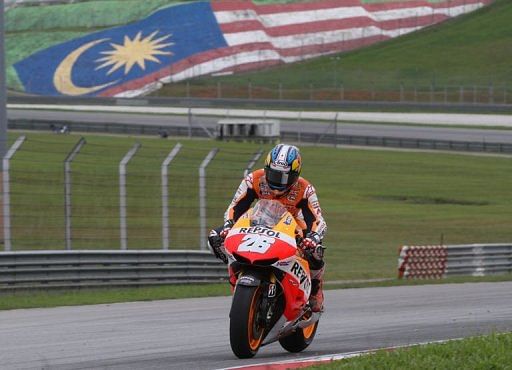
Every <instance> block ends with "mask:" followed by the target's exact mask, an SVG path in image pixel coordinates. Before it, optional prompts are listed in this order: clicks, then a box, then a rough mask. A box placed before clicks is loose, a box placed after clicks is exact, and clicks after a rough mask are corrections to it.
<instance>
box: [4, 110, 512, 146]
mask: <svg viewBox="0 0 512 370" xmlns="http://www.w3.org/2000/svg"><path fill="white" fill-rule="evenodd" d="M7 113H8V118H9V120H20V119H26V120H38V121H49V122H52V123H58V122H90V123H124V124H132V125H133V124H136V125H156V126H161V127H163V128H165V127H166V126H178V127H188V126H189V122H188V117H187V116H169V115H155V114H128V113H105V112H74V111H57V110H56V111H51V110H30V109H23V110H17V109H9V110H8V112H7ZM218 120H219V117H203V116H201V117H197V116H194V117H193V119H192V125H193V126H196V127H199V125H201V126H203V127H206V128H208V129H209V130H210V131H211V132H214V130H215V127H216V125H217V121H218ZM281 130H282V131H290V132H297V131H299V132H302V133H328V134H331V135H332V134H333V133H334V128H333V127H332V123H329V122H322V121H318V122H296V121H282V122H281ZM338 130H339V131H338V134H339V135H353V136H370V137H396V138H408V139H410V138H412V139H430V140H453V141H471V142H485V143H502V144H512V130H506V129H479V128H450V127H431V126H407V125H393V124H385V125H383V124H369V123H368V124H362V123H339V124H338Z"/></svg>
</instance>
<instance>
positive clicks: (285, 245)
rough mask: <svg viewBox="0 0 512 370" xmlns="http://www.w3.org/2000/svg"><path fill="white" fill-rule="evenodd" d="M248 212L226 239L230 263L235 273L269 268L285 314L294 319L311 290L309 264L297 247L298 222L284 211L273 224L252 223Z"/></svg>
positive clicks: (301, 310) (299, 313)
mask: <svg viewBox="0 0 512 370" xmlns="http://www.w3.org/2000/svg"><path fill="white" fill-rule="evenodd" d="M251 211H252V210H249V211H248V212H247V213H246V214H244V215H243V216H242V217H241V218H240V219H239V220H238V221H237V222H236V223H235V225H234V226H233V228H232V229H231V231H230V232H229V233H228V235H227V237H226V239H225V243H224V245H225V250H226V252H227V254H228V259H229V262H230V265H231V266H232V268H234V270H235V271H236V272H240V271H248V269H249V270H251V269H252V270H254V269H258V270H259V269H262V268H263V269H270V270H269V272H270V271H272V273H271V275H274V276H277V280H278V281H279V283H280V285H281V287H282V291H283V294H284V296H285V302H286V305H285V308H284V316H285V317H286V318H287V320H294V319H296V318H297V317H299V316H300V315H301V313H302V312H303V307H304V305H305V304H306V302H307V300H308V298H309V294H310V292H311V277H310V270H309V265H308V262H307V261H306V260H304V259H303V258H301V256H300V253H298V250H297V245H296V240H295V230H296V228H297V223H296V221H295V219H294V218H293V216H292V215H291V214H290V213H288V212H286V213H285V214H284V215H283V216H282V217H281V218H280V219H279V221H278V222H277V224H275V225H273V226H272V227H266V226H251ZM240 276H243V273H242V275H240Z"/></svg>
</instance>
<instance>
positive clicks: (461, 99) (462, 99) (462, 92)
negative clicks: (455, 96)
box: [459, 86, 464, 103]
mask: <svg viewBox="0 0 512 370" xmlns="http://www.w3.org/2000/svg"><path fill="white" fill-rule="evenodd" d="M459 94H460V95H459V103H464V86H461V87H460V90H459Z"/></svg>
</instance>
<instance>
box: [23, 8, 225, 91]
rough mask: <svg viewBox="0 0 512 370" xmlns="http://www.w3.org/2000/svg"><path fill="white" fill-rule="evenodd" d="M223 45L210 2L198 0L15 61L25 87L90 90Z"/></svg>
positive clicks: (100, 88) (155, 69) (152, 71)
mask: <svg viewBox="0 0 512 370" xmlns="http://www.w3.org/2000/svg"><path fill="white" fill-rule="evenodd" d="M199 25H200V26H199ZM225 46H226V41H225V39H224V36H223V35H222V32H221V31H220V29H219V25H218V24H217V21H216V19H215V17H214V15H213V12H212V9H211V6H210V3H208V2H196V3H191V4H185V5H179V6H173V7H169V8H165V9H162V10H159V11H157V12H155V13H153V14H152V15H150V16H149V17H147V18H144V19H142V20H140V21H138V22H135V23H132V24H129V25H126V26H122V27H115V28H111V29H108V30H104V31H101V32H96V33H92V34H90V35H87V36H84V37H80V38H77V39H74V40H71V41H69V42H66V43H63V44H59V45H56V46H52V47H50V48H48V49H45V50H42V51H39V52H37V53H34V54H33V55H31V56H29V57H28V58H26V59H24V60H21V61H19V62H18V63H16V64H15V65H14V67H15V69H16V71H17V73H18V76H19V78H20V80H21V81H22V83H23V85H24V87H25V91H26V92H27V93H32V94H41V95H54V96H59V95H60V96H90V95H97V94H99V93H101V92H102V91H105V90H106V89H110V88H113V87H115V86H119V85H123V84H126V83H128V82H130V81H133V80H138V79H141V78H144V76H147V75H151V74H152V73H155V72H156V71H159V70H162V69H165V68H169V67H170V66H171V65H172V64H174V63H177V62H179V61H182V60H184V59H187V58H189V57H191V56H193V55H195V54H199V53H203V52H206V51H208V50H214V49H218V48H222V47H225Z"/></svg>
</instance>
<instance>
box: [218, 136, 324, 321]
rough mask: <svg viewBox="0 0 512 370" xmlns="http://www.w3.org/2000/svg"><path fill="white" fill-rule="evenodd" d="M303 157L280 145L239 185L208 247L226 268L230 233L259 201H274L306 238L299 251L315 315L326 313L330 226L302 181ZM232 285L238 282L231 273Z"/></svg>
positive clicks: (297, 152)
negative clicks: (306, 268)
mask: <svg viewBox="0 0 512 370" xmlns="http://www.w3.org/2000/svg"><path fill="white" fill-rule="evenodd" d="M301 168H302V157H301V155H300V152H299V149H298V148H297V147H295V146H293V145H287V144H278V145H276V146H275V147H274V148H273V149H272V150H271V151H270V152H269V153H268V155H267V158H266V160H265V166H264V168H262V169H259V170H256V171H254V172H252V173H250V174H249V175H248V176H247V177H245V178H244V179H243V180H242V182H241V183H240V185H239V187H238V189H237V191H236V193H235V196H234V197H233V200H232V201H231V203H230V205H229V206H228V208H227V210H226V212H225V214H224V225H223V226H221V227H219V228H216V229H213V230H212V231H211V232H210V234H209V237H208V246H209V247H210V249H211V250H212V252H213V253H214V254H215V256H216V257H217V258H219V259H221V260H222V261H223V262H224V263H226V264H227V262H228V260H227V257H226V255H225V254H224V251H223V250H222V244H223V242H224V239H225V238H226V236H227V234H228V232H229V230H230V229H231V228H232V227H233V225H234V224H235V222H236V221H237V220H238V218H240V216H242V215H243V214H244V213H245V212H246V211H247V210H248V209H249V208H250V207H251V204H252V203H253V201H254V200H256V199H272V200H277V201H279V202H280V203H281V204H283V205H284V206H285V207H286V209H287V210H288V211H289V212H290V213H291V214H292V215H293V216H294V217H295V219H296V220H297V223H298V224H299V226H300V227H301V229H302V232H303V235H304V238H301V239H299V241H300V242H299V248H301V249H302V250H303V251H304V254H305V256H306V258H307V259H308V262H309V265H310V270H311V278H312V288H311V295H310V300H309V302H310V305H311V307H312V311H313V312H319V311H322V310H323V301H324V296H323V289H322V285H323V275H324V271H325V263H324V259H323V254H324V253H323V251H324V247H323V246H322V239H323V237H324V235H325V232H326V230H327V225H326V223H325V220H324V218H323V217H322V210H321V208H320V203H319V201H318V197H317V195H316V191H315V188H314V187H313V185H312V184H311V183H310V182H309V181H307V180H306V179H304V178H303V177H300V172H301ZM230 282H231V284H232V285H234V284H235V282H236V277H235V276H233V273H232V271H231V270H230Z"/></svg>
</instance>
